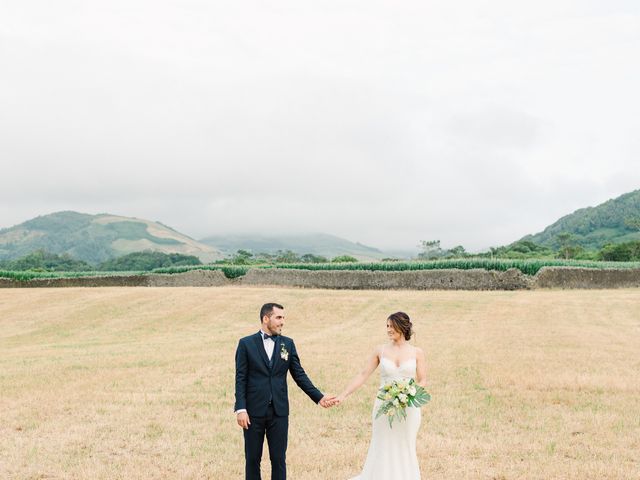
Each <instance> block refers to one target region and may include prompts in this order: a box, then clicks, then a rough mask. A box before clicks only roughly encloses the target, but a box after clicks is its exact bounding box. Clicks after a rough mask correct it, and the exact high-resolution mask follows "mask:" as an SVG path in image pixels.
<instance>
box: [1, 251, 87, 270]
mask: <svg viewBox="0 0 640 480" xmlns="http://www.w3.org/2000/svg"><path fill="white" fill-rule="evenodd" d="M4 268H6V269H7V270H15V271H23V270H37V271H46V272H83V271H89V270H93V267H92V266H91V265H89V264H88V263H87V262H84V261H82V260H76V259H75V258H73V257H71V255H69V254H67V253H63V254H62V255H58V254H56V253H51V252H47V251H45V250H36V251H34V252H31V253H29V254H27V255H25V256H23V257H20V258H18V259H16V260H13V261H7V262H5V263H4Z"/></svg>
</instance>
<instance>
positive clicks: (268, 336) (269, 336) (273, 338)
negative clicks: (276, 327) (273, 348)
mask: <svg viewBox="0 0 640 480" xmlns="http://www.w3.org/2000/svg"><path fill="white" fill-rule="evenodd" d="M262 337H263V338H264V339H265V340H266V339H267V338H270V339H271V340H273V341H274V342H275V341H276V337H277V335H267V334H266V333H264V334H263V335H262Z"/></svg>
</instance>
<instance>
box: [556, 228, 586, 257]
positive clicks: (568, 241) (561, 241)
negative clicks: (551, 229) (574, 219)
mask: <svg viewBox="0 0 640 480" xmlns="http://www.w3.org/2000/svg"><path fill="white" fill-rule="evenodd" d="M556 240H557V241H558V245H559V246H560V248H559V249H558V256H559V257H560V258H564V259H565V260H568V259H570V258H575V257H576V256H577V255H578V254H579V253H580V252H581V251H582V250H583V249H582V247H579V246H576V245H575V241H574V237H573V235H572V234H571V233H568V232H562V233H559V234H558V235H557V236H556Z"/></svg>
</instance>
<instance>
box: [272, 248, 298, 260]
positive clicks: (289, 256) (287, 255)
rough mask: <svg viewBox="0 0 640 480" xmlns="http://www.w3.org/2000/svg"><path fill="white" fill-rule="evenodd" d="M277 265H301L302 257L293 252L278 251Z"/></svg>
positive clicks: (276, 256) (276, 255)
mask: <svg viewBox="0 0 640 480" xmlns="http://www.w3.org/2000/svg"><path fill="white" fill-rule="evenodd" d="M274 261H275V262H276V263H300V262H301V259H300V255H298V254H297V253H296V252H294V251H292V250H278V251H277V252H276V254H275V258H274Z"/></svg>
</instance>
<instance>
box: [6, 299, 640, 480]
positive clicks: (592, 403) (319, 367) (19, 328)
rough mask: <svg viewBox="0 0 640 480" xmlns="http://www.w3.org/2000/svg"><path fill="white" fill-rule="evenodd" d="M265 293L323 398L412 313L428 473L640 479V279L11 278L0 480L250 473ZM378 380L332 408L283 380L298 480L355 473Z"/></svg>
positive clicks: (292, 473)
mask: <svg viewBox="0 0 640 480" xmlns="http://www.w3.org/2000/svg"><path fill="white" fill-rule="evenodd" d="M266 301H277V302H281V303H283V304H284V305H285V307H286V313H287V322H286V325H285V329H284V333H285V334H286V335H288V336H291V337H293V338H294V339H295V340H296V344H297V347H298V350H299V352H300V355H301V359H302V363H303V366H304V367H305V368H306V370H307V373H308V374H309V376H310V377H311V379H312V380H313V381H314V382H315V383H316V385H317V386H319V387H320V388H321V389H323V390H325V391H327V392H330V393H337V392H338V391H339V390H340V389H341V388H342V387H343V386H344V384H345V382H347V381H348V379H349V378H350V377H351V376H352V375H353V374H355V373H356V372H357V371H358V369H359V368H360V365H361V363H362V362H363V360H364V358H365V356H366V355H367V354H368V353H369V352H370V351H371V349H372V348H373V347H374V345H376V344H379V343H382V342H384V341H385V339H386V337H385V319H386V316H387V315H388V314H389V313H392V312H394V311H397V310H404V311H406V312H408V313H409V314H410V315H411V317H412V319H413V320H414V323H415V324H416V331H417V337H416V340H415V341H416V344H417V345H419V346H421V347H422V348H424V350H425V352H426V354H427V361H428V365H429V387H428V390H429V391H430V392H431V394H432V396H433V400H432V402H431V403H430V404H428V405H427V406H426V407H424V409H423V424H422V427H421V429H420V433H419V439H418V443H419V447H418V448H419V450H418V457H419V459H420V464H421V470H422V476H423V478H424V479H455V480H460V479H580V480H587V479H594V480H595V479H598V480H601V479H637V478H640V290H610V291H575V290H574V291H521V292H425V291H420V292H418V291H415V292H414V291H330V290H302V289H275V288H272V289H269V288H242V287H228V288H227V287H225V288H165V289H162V288H95V289H82V288H73V289H72V288H69V289H15V290H14V289H5V290H0V478H1V479H7V478H11V479H14V478H15V479H62V478H65V479H66V478H69V479H160V478H168V479H172V478H176V479H204V478H208V479H240V478H242V472H243V454H242V434H241V431H240V429H239V427H237V425H236V424H235V417H234V415H233V413H232V405H233V395H234V392H233V378H234V361H233V359H234V351H235V347H236V345H237V340H238V338H239V337H240V336H244V335H247V334H250V333H253V332H255V331H257V329H258V325H259V323H258V313H257V312H258V309H259V307H260V305H261V304H262V303H263V302H266ZM376 373H377V372H376ZM374 375H375V374H374ZM377 381H378V379H377V378H372V379H370V380H369V382H368V383H367V384H366V386H365V387H363V388H362V389H361V390H360V391H359V392H357V393H356V394H355V395H353V396H352V397H351V398H349V399H348V400H347V402H345V404H343V405H342V406H340V407H338V408H334V409H331V410H324V409H322V408H320V407H318V406H316V405H314V404H313V403H312V402H311V401H310V400H309V399H308V398H307V397H306V396H305V395H304V394H303V393H302V392H301V391H300V390H299V389H297V387H296V386H295V384H294V383H293V382H292V381H290V385H289V391H290V396H291V400H292V415H291V418H290V424H291V426H290V436H289V437H290V438H289V440H290V447H289V450H288V464H289V477H290V478H291V479H293V480H317V479H331V480H338V479H347V478H350V477H351V476H353V475H355V474H357V473H358V472H359V470H360V468H361V466H362V463H363V462H364V458H365V454H366V451H367V448H368V438H369V428H370V415H371V407H372V402H373V397H374V393H375V389H376V386H377ZM266 455H267V454H266V449H265V459H264V460H265V461H264V470H263V472H264V473H265V475H264V478H269V476H268V459H267V456H266ZM398 480H401V479H398Z"/></svg>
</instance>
